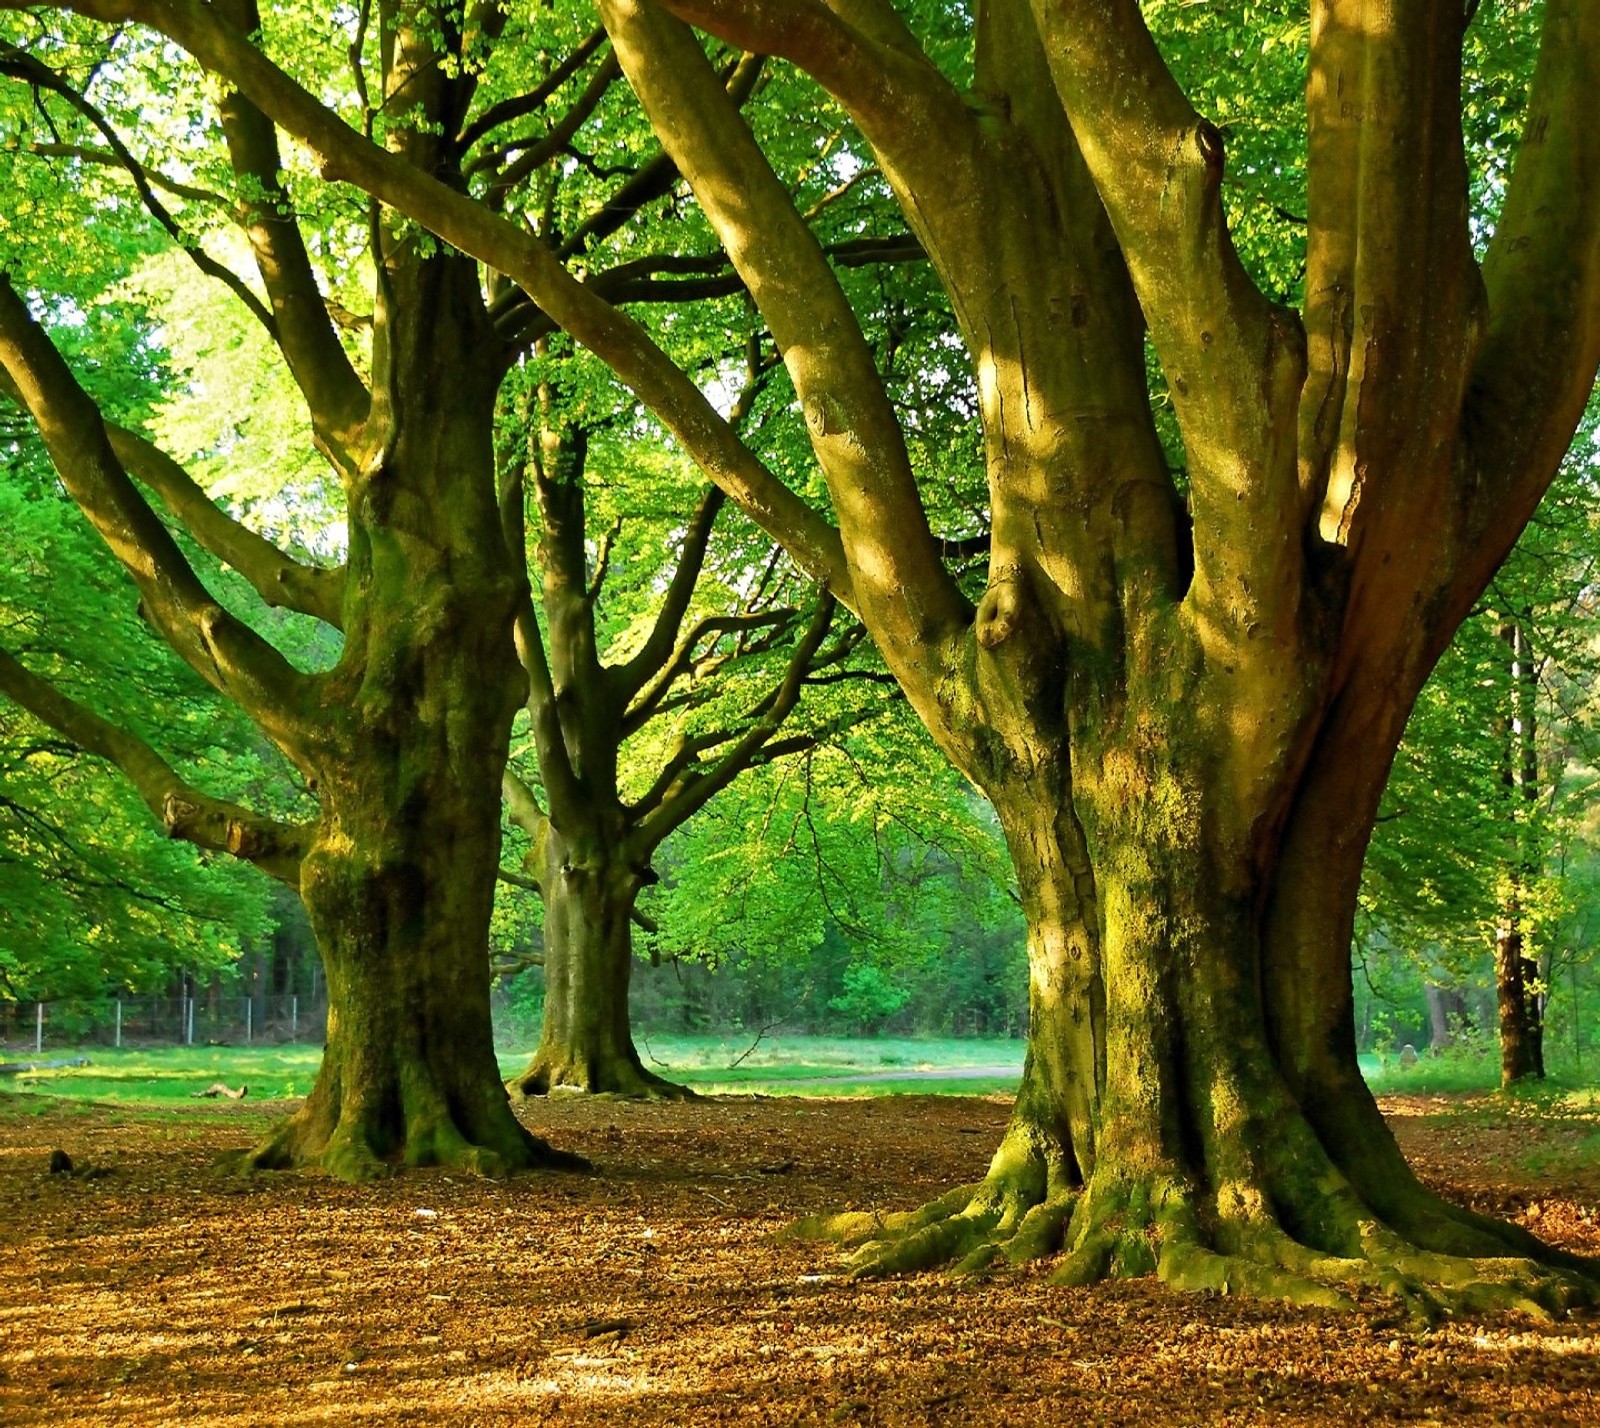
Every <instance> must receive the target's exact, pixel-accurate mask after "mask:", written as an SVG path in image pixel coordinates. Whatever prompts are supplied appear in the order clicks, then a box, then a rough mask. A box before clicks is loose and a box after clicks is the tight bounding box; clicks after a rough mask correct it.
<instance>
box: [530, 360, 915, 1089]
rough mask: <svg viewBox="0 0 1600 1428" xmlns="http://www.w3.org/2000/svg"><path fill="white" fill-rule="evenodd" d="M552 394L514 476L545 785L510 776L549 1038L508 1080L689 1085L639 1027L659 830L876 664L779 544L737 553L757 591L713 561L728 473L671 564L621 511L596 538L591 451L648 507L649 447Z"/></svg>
mask: <svg viewBox="0 0 1600 1428" xmlns="http://www.w3.org/2000/svg"><path fill="white" fill-rule="evenodd" d="M751 365H752V367H753V368H754V370H752V371H751V372H750V374H749V375H750V382H751V385H750V387H749V388H748V389H747V391H746V394H745V397H746V399H748V398H750V397H753V396H754V393H755V389H756V386H757V384H758V383H759V381H760V379H761V377H762V376H763V373H762V371H761V369H760V365H759V361H757V362H753V363H752V364H751ZM537 399H538V406H539V409H540V416H539V418H538V419H537V420H534V421H530V422H528V423H524V424H520V425H522V426H523V428H524V429H526V430H529V440H528V446H529V447H530V448H531V449H530V450H528V451H527V452H526V454H525V456H523V457H521V458H519V459H518V467H519V474H518V476H517V477H516V480H517V482H518V483H519V484H520V483H521V482H523V481H524V480H526V479H527V473H528V472H529V471H531V474H532V480H531V482H530V483H529V484H530V485H531V487H532V492H533V497H534V502H535V505H536V508H537V512H538V518H539V519H538V529H539V540H538V547H537V560H538V568H539V581H538V588H539V592H540V606H541V613H542V615H543V621H542V623H541V622H540V621H539V620H537V619H536V618H535V617H534V610H533V607H532V605H531V604H530V605H529V607H528V609H527V610H526V611H525V612H524V614H523V617H522V619H521V620H520V621H519V624H518V627H517V637H518V649H519V651H520V653H521V656H522V659H523V663H524V665H525V666H526V668H527V670H528V675H529V681H528V683H529V691H530V693H529V700H528V716H529V727H530V730H531V735H532V739H531V742H532V744H533V746H534V749H535V752H536V755H537V763H538V774H539V784H540V786H541V790H540V791H541V792H542V795H543V799H542V801H541V798H540V797H539V795H538V794H537V793H536V792H535V788H534V787H533V786H532V785H531V784H530V782H528V781H526V780H524V779H523V778H522V777H521V776H520V775H519V774H518V772H517V771H516V769H515V768H514V767H512V768H508V769H507V771H506V777H505V787H506V796H507V802H508V805H509V809H510V813H511V816H512V818H513V820H514V821H515V822H516V824H517V825H518V826H519V827H520V828H521V830H522V831H523V833H524V834H526V836H527V838H528V841H529V849H528V852H527V853H526V855H525V857H524V859H523V862H524V867H525V870H526V878H527V880H528V881H531V882H532V884H533V885H534V887H535V889H536V890H537V892H538V894H539V897H540V899H541V900H542V902H543V905H544V909H543V910H544V938H543V954H542V956H543V966H544V988H545V1000H544V1019H543V1029H542V1033H541V1036H540V1041H539V1046H538V1048H537V1049H536V1050H535V1052H534V1054H533V1057H532V1059H531V1060H530V1062H529V1064H528V1065H527V1066H526V1067H525V1068H524V1069H523V1070H522V1071H520V1072H518V1074H517V1075H516V1076H515V1077H514V1078H513V1079H512V1082H511V1084H512V1086H513V1087H514V1088H515V1089H517V1090H518V1091H520V1092H521V1093H522V1094H524V1095H544V1094H546V1093H547V1092H548V1091H550V1090H551V1089H552V1088H555V1087H564V1088H573V1089H581V1090H585V1091H601V1092H620V1093H622V1094H625V1095H657V1096H679V1095H686V1094H688V1093H687V1092H686V1091H684V1090H683V1088H682V1087H679V1086H675V1085H673V1084H672V1083H671V1082H668V1081H665V1080H663V1079H662V1078H661V1077H659V1076H657V1075H656V1074H655V1073H654V1072H652V1071H649V1070H647V1069H646V1068H645V1067H644V1065H643V1063H642V1062H641V1061H640V1059H639V1054H638V1051H637V1050H636V1049H635V1047H634V1044H633V1037H632V1034H631V1031H630V1028H629V1017H628V986H629V979H630V975H631V971H632V966H633V936H632V928H633V924H634V923H635V922H636V921H638V922H642V923H643V924H644V926H645V927H646V928H647V929H652V930H653V929H654V927H655V923H654V922H653V921H652V920H650V919H649V918H648V917H646V916H645V915H644V914H642V913H641V912H640V911H639V909H638V906H637V901H638V897H639V893H640V891H641V890H642V889H644V888H645V887H647V886H649V885H650V884H652V883H653V882H654V881H656V877H657V875H656V873H655V871H654V868H653V866H652V864H653V860H654V857H655V853H656V850H657V849H658V848H659V847H660V845H661V843H662V842H663V840H664V839H666V838H667V837H668V836H669V835H670V834H671V833H672V832H674V831H675V830H676V829H678V828H680V827H682V826H683V824H684V823H685V822H687V821H688V820H689V819H690V818H691V817H693V815H694V814H695V813H697V812H698V811H699V810H700V809H701V808H703V807H704V806H705V804H706V803H707V802H708V801H709V800H710V799H712V798H713V797H715V796H716V795H717V794H718V793H719V792H720V791H721V790H723V789H724V788H726V787H727V786H728V785H729V784H730V783H731V782H732V781H733V780H734V779H735V778H737V777H738V776H739V775H740V774H742V773H744V772H746V771H747V770H749V769H750V768H752V767H756V766H759V765H762V764H765V763H767V762H770V761H771V760H772V759H774V758H781V757H783V756H785V755H788V754H793V753H797V752H800V751H802V750H805V749H810V748H813V747H815V745H816V744H817V742H818V740H819V739H820V738H823V737H826V731H825V730H822V729H818V728H815V727H812V728H805V729H801V730H797V731H795V732H793V733H788V734H786V735H785V736H784V737H783V738H778V737H777V736H778V734H779V733H780V731H781V730H784V728H785V726H786V724H787V722H788V721H789V717H790V715H791V714H793V713H794V711H795V709H796V706H797V705H798V704H799V701H800V698H801V695H802V693H803V692H804V690H805V687H806V686H807V684H808V683H815V682H822V681H827V682H834V681H838V680H843V679H849V678H851V677H853V676H854V677H861V678H870V677H871V674H870V672H868V671H858V670H852V669H850V668H849V664H848V661H849V657H850V655H851V654H852V652H853V651H854V649H855V648H856V646H857V645H858V644H859V643H860V641H861V638H862V634H863V632H862V631H861V629H860V627H859V626H854V625H852V626H851V627H849V628H847V629H845V630H843V631H842V632H839V633H837V634H834V633H833V632H832V626H833V617H834V603H833V601H832V600H831V599H830V598H829V597H828V596H827V595H826V594H824V595H823V596H822V598H821V599H820V600H819V601H817V602H816V603H815V607H814V609H813V610H812V611H811V612H810V613H809V615H808V614H807V613H806V612H805V611H802V610H798V609H796V608H794V607H792V606H789V605H787V604H785V603H784V601H783V598H782V597H783V594H784V589H783V586H784V582H783V580H782V579H781V577H779V578H775V569H776V566H777V564H778V560H777V555H778V553H777V552H775V551H774V552H771V553H770V555H769V557H768V558H767V559H766V561H765V562H763V563H760V564H756V565H755V567H754V569H753V570H752V569H750V567H749V566H748V565H747V566H745V567H744V569H743V570H742V571H740V570H737V569H736V572H735V573H736V574H745V575H747V576H748V577H749V581H748V584H749V589H748V591H747V592H746V595H745V597H744V598H742V599H741V598H740V597H739V592H738V590H737V587H736V586H735V588H727V587H724V586H723V585H722V582H721V581H715V580H713V579H711V578H709V575H708V572H707V557H708V552H709V551H710V550H711V547H712V538H713V528H714V526H715V523H716V520H717V516H718V513H719V511H720V510H721V508H722V506H723V502H724V497H723V494H722V492H721V491H720V490H718V489H717V488H716V487H714V486H713V487H709V488H707V489H705V490H704V492H703V493H698V499H696V500H695V503H694V505H693V507H692V510H691V514H690V516H689V519H688V521H687V523H683V524H681V539H680V540H678V541H677V542H676V544H677V550H676V554H675V558H674V559H672V560H670V561H669V562H668V563H667V565H666V568H664V569H663V568H661V567H660V566H659V564H658V563H657V562H655V561H651V560H649V559H647V558H646V557H645V553H644V551H643V550H641V549H640V541H639V533H638V530H637V526H638V525H639V524H640V523H639V522H638V521H637V520H633V521H631V522H630V524H632V525H634V526H635V530H634V531H633V532H632V534H633V537H634V539H633V544H632V545H631V547H630V546H620V545H619V540H620V539H621V536H622V526H623V523H624V521H625V519H626V517H625V516H624V515H621V514H619V515H618V516H617V517H616V519H615V522H614V523H613V524H612V525H611V526H610V527H609V528H608V529H607V530H606V533H605V534H604V535H603V536H601V537H600V538H599V539H598V540H596V541H593V542H591V541H590V539H589V534H588V527H589V509H590V501H589V493H588V485H589V466H590V463H591V461H596V460H598V461H600V462H602V463H605V464H607V465H622V464H628V465H632V466H633V467H634V468H635V469H634V470H633V471H632V472H612V473H610V475H609V477H608V478H606V484H611V485H622V486H625V487H627V488H628V489H629V492H630V508H629V511H628V515H629V516H634V517H636V516H637V515H638V514H640V504H641V503H640V500H639V491H638V486H639V484H640V483H641V477H642V473H641V472H640V471H639V470H638V469H637V468H638V466H639V464H640V463H639V462H638V460H637V459H636V458H635V459H633V460H632V461H629V458H627V457H626V456H625V455H624V454H623V452H622V451H620V450H618V449H617V446H616V443H614V442H613V443H610V447H611V449H610V451H609V452H606V451H605V450H604V449H603V448H602V447H601V443H600V440H599V437H600V435H601V433H597V432H594V431H591V430H590V429H588V428H587V427H586V426H584V425H582V424H580V423H578V422H575V421H572V420H570V419H568V420H565V421H563V420H562V415H561V412H560V410H559V405H558V404H559V396H558V394H557V393H556V391H555V390H554V389H553V387H552V384H551V383H549V382H545V383H542V384H541V385H540V388H539V390H538V392H537ZM673 524H674V525H679V522H678V521H674V522H673ZM591 548H592V549H593V550H594V552H595V553H594V558H593V559H591V554H590V552H591ZM733 559H734V561H735V562H737V560H738V556H737V554H735V555H734V556H733ZM619 566H620V567H623V568H625V570H626V572H627V575H626V579H627V582H628V584H629V585H630V586H632V587H635V588H638V587H642V588H643V590H644V592H645V595H646V598H645V602H644V609H643V611H642V612H641V620H640V623H641V625H642V630H641V631H640V632H639V635H638V637H637V638H631V637H630V636H631V635H632V631H631V629H627V628H625V629H624V630H623V631H622V638H620V639H619V640H615V641H612V642H611V645H610V648H609V649H608V648H607V641H606V639H605V631H604V630H603V628H602V626H601V621H600V618H599V616H600V611H601V601H602V598H603V597H605V596H607V595H611V594H615V593H616V587H617V585H618V584H620V583H621V581H620V579H618V578H613V572H614V571H615V570H616V569H617V567H619ZM652 587H655V588H652ZM709 587H717V588H716V589H714V590H713V589H711V588H709ZM718 595H721V596H723V597H724V598H722V599H720V600H719V599H718V598H717V596H718ZM697 596H698V598H697ZM619 603H631V602H628V601H627V599H626V596H623V599H622V601H620V602H619ZM830 635H831V636H832V637H831V638H830ZM774 655H776V656H777V659H776V661H775V663H776V668H774V659H773V658H772V656H774ZM763 657H767V658H765V659H763ZM752 666H756V668H755V669H754V670H752V668H751V667H752ZM763 674H765V675H766V676H767V677H766V678H765V679H763V678H762V675H763ZM883 677H884V678H887V676H883ZM729 685H733V686H734V687H733V688H731V689H730V688H728V686H729ZM752 685H753V686H754V687H752ZM846 717H848V716H846ZM663 726H665V728H664V729H663ZM641 743H643V744H645V745H646V746H647V747H648V748H649V753H647V754H646V755H645V756H644V757H643V759H642V760H641V758H640V757H639V756H638V755H637V754H635V755H634V759H633V762H634V763H635V764H636V765H641V766H642V767H644V768H645V769H647V770H648V773H647V776H646V777H644V778H639V777H638V776H637V775H635V776H634V777H633V778H632V779H629V778H628V774H629V772H630V770H629V769H628V768H627V767H626V766H625V763H624V760H625V759H626V758H627V756H628V753H629V746H630V745H632V746H633V747H634V748H637V747H638V746H639V745H640V744H641ZM651 745H653V747H649V746H651ZM651 754H653V755H654V757H650V755H651ZM629 783H634V784H636V785H637V787H633V788H629V787H628V784H629Z"/></svg>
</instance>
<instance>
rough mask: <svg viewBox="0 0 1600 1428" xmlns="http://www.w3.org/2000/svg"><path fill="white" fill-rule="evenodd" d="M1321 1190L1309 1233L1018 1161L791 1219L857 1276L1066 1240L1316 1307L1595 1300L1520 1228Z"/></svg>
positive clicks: (1083, 1275) (1167, 1185) (1598, 1298)
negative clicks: (1069, 1184)
mask: <svg viewBox="0 0 1600 1428" xmlns="http://www.w3.org/2000/svg"><path fill="white" fill-rule="evenodd" d="M997 1159H999V1158H998V1157H997ZM1320 1189H1321V1191H1322V1193H1323V1195H1324V1197H1325V1199H1324V1201H1323V1203H1322V1204H1321V1205H1320V1206H1319V1209H1320V1210H1321V1212H1322V1214H1321V1218H1322V1220H1323V1224H1324V1233H1323V1234H1320V1235H1318V1236H1316V1237H1315V1238H1314V1239H1310V1238H1302V1235H1303V1234H1304V1233H1305V1232H1304V1231H1303V1230H1301V1231H1299V1232H1291V1231H1290V1229H1288V1228H1286V1226H1285V1223H1284V1221H1283V1220H1282V1219H1281V1218H1280V1212H1279V1210H1278V1209H1277V1208H1275V1204H1274V1197H1269V1196H1267V1195H1264V1194H1258V1193H1254V1192H1251V1191H1248V1190H1246V1191H1241V1190H1240V1189H1239V1188H1237V1187H1230V1188H1228V1189H1227V1190H1225V1191H1224V1192H1223V1193H1221V1194H1214V1195H1210V1196H1205V1197H1201V1196H1199V1195H1197V1194H1196V1193H1195V1192H1194V1190H1193V1189H1192V1187H1191V1186H1189V1185H1188V1184H1187V1183H1186V1182H1185V1181H1183V1180H1182V1179H1180V1178H1177V1177H1175V1176H1161V1175H1156V1176H1140V1177H1127V1176H1121V1175H1113V1174H1105V1175H1097V1176H1096V1178H1095V1180H1094V1181H1093V1182H1092V1183H1091V1184H1090V1185H1089V1186H1088V1187H1080V1188H1055V1189H1049V1188H1047V1186H1046V1185H1045V1183H1044V1181H1043V1177H1041V1176H1039V1175H1037V1174H1035V1175H1019V1174H1017V1173H1016V1169H1015V1167H1014V1166H1012V1167H1007V1168H1004V1169H1001V1170H999V1171H998V1172H997V1171H991V1173H990V1175H989V1177H988V1178H987V1179H985V1180H983V1181H980V1182H978V1183H977V1184H975V1185H963V1186H961V1187H959V1188H957V1189H955V1190H952V1191H950V1192H949V1193H948V1194H945V1195H942V1196H940V1197H939V1198H938V1199H937V1200H934V1201H932V1202H931V1203H929V1204H927V1205H924V1206H922V1207H921V1208H919V1209H916V1210H912V1211H909V1212H905V1213H902V1214H891V1215H874V1214H841V1215H833V1216H823V1217H819V1218H816V1219H812V1220H806V1221H802V1222H801V1223H799V1224H797V1225H795V1226H794V1227H793V1230H792V1231H791V1232H792V1233H793V1234H795V1235H797V1236H799V1237H801V1238H805V1239H813V1240H827V1241H834V1242H837V1243H840V1244H843V1245H846V1246H848V1247H850V1248H851V1250H852V1253H851V1255H850V1259H849V1263H850V1265H851V1271H852V1273H853V1274H854V1275H857V1276H867V1275H884V1274H901V1273H908V1272H913V1271H917V1270H925V1269H932V1268H935V1267H938V1266H944V1265H948V1266H951V1267H952V1272H954V1273H956V1274H970V1273H974V1272H977V1271H981V1270H986V1269H989V1268H990V1267H991V1266H993V1265H995V1264H996V1263H997V1262H999V1261H1001V1260H1004V1261H1009V1262H1011V1263H1021V1262H1023V1261H1027V1260H1037V1259H1042V1258H1045V1257H1047V1256H1049V1255H1052V1254H1054V1253H1056V1252H1057V1251H1064V1257H1063V1259H1062V1261H1061V1264H1060V1266H1059V1268H1058V1269H1057V1270H1056V1272H1055V1274H1054V1275H1053V1276H1052V1278H1053V1279H1054V1282H1056V1283H1058V1284H1069V1285H1087V1284H1092V1283H1096V1282H1098V1281H1100V1280H1104V1279H1115V1278H1137V1277H1140V1276H1143V1275H1148V1274H1156V1275H1159V1276H1160V1278H1161V1279H1162V1280H1163V1281H1165V1282H1166V1283H1168V1284H1170V1285H1172V1286H1173V1287H1174V1288H1178V1289H1184V1290H1191V1291H1206V1292H1212V1293H1218V1294H1243V1295H1247V1296H1249V1297H1252V1298H1257V1299H1273V1300H1281V1301H1283V1302H1286V1303H1289V1304H1295V1305H1302V1306H1306V1307H1316V1308H1325V1309H1351V1308H1354V1307H1355V1306H1356V1303H1357V1301H1356V1298H1355V1297H1354V1296H1355V1294H1356V1292H1357V1291H1362V1290H1365V1291H1369V1292H1376V1293H1378V1294H1380V1295H1383V1296H1386V1297H1388V1298H1390V1299H1392V1300H1394V1301H1395V1302H1396V1303H1397V1304H1399V1305H1400V1306H1401V1307H1402V1308H1403V1309H1404V1310H1405V1312H1406V1313H1407V1314H1408V1315H1410V1316H1412V1317H1414V1318H1418V1319H1422V1320H1425V1321H1428V1322H1432V1321H1434V1320H1437V1319H1439V1318H1442V1317H1446V1316H1449V1315H1456V1314H1470V1313H1486V1312H1496V1311H1508V1310H1509V1311H1516V1312H1521V1313H1526V1314H1530V1315H1534V1316H1536V1317H1539V1318H1543V1319H1548V1318H1552V1317H1558V1316H1561V1315H1564V1314H1565V1313H1567V1312H1568V1311H1569V1310H1571V1309H1574V1308H1577V1307H1579V1306H1583V1305H1594V1304H1596V1303H1600V1266H1597V1265H1590V1264H1586V1263H1584V1262H1582V1261H1578V1260H1576V1259H1575V1258H1574V1257H1573V1256H1571V1255H1567V1254H1564V1253H1562V1252H1561V1251H1558V1250H1553V1249H1551V1248H1550V1247H1548V1246H1545V1245H1542V1244H1540V1243H1539V1241H1537V1240H1536V1239H1534V1238H1533V1237H1532V1236H1531V1235H1526V1233H1525V1232H1522V1231H1518V1233H1517V1235H1516V1236H1515V1238H1516V1239H1517V1240H1519V1241H1526V1242H1528V1243H1529V1244H1530V1245H1531V1250H1530V1252H1528V1253H1520V1254H1515V1255H1513V1254H1510V1253H1507V1252H1505V1251H1502V1252H1500V1253H1498V1254H1478V1255H1461V1254H1449V1253H1440V1252H1437V1251H1435V1250H1432V1249H1428V1248H1425V1247H1419V1246H1418V1245H1415V1244H1413V1243H1411V1242H1410V1241H1409V1240H1407V1239H1405V1238H1404V1237H1402V1236H1401V1235H1399V1234H1397V1233H1395V1232H1394V1231H1393V1230H1391V1229H1389V1228H1387V1227H1386V1226H1384V1225H1383V1224H1381V1223H1380V1222H1379V1221H1377V1220H1376V1219H1375V1218H1374V1217H1373V1216H1372V1215H1371V1214H1370V1212H1369V1211H1367V1210H1366V1209H1365V1207H1364V1206H1361V1205H1360V1204H1359V1202H1357V1201H1356V1200H1355V1198H1354V1196H1353V1195H1351V1194H1350V1192H1349V1191H1348V1189H1347V1187H1342V1186H1340V1185H1338V1184H1329V1183H1328V1182H1326V1181H1324V1183H1323V1184H1322V1185H1321V1186H1320ZM1485 1223H1486V1224H1489V1225H1492V1224H1493V1223H1494V1222H1492V1221H1486V1222H1485ZM1329 1227H1332V1229H1333V1231H1334V1232H1333V1233H1332V1234H1331V1235H1330V1234H1328V1233H1327V1232H1326V1231H1327V1229H1328V1228H1329Z"/></svg>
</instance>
